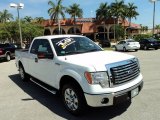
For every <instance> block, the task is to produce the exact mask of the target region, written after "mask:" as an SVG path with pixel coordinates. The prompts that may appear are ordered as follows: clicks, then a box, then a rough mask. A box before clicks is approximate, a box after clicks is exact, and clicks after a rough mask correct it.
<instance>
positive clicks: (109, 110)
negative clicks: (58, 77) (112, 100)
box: [9, 74, 131, 120]
mask: <svg viewBox="0 0 160 120" xmlns="http://www.w3.org/2000/svg"><path fill="white" fill-rule="evenodd" d="M9 78H10V79H11V80H12V81H13V82H14V83H15V84H16V85H17V86H19V87H20V88H21V89H22V90H23V91H24V92H25V93H27V94H28V95H29V96H31V97H29V98H22V99H21V100H22V101H24V102H27V101H30V100H36V101H38V102H40V103H41V104H42V105H44V106H45V107H47V108H48V109H49V110H51V111H52V112H53V113H55V114H57V115H58V116H61V117H63V118H65V119H74V120H82V119H83V120H88V119H92V120H97V119H99V120H109V119H111V118H114V117H116V116H119V115H121V114H122V113H124V112H125V111H127V108H128V107H129V106H130V104H131V102H127V103H123V104H120V105H118V106H113V107H103V108H91V107H89V108H88V109H87V110H86V111H87V112H86V113H85V114H84V115H82V116H79V117H76V116H73V115H71V114H70V113H69V112H67V111H66V110H65V108H64V106H63V104H62V102H61V99H60V97H59V96H58V95H53V94H51V93H49V92H48V91H46V90H44V89H43V88H41V87H39V86H38V85H36V84H34V83H33V82H31V81H29V82H22V81H21V79H20V77H19V75H18V74H15V75H10V76H9Z"/></svg>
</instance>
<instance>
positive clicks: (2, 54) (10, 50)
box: [0, 43, 16, 61]
mask: <svg viewBox="0 0 160 120" xmlns="http://www.w3.org/2000/svg"><path fill="white" fill-rule="evenodd" d="M15 49H16V48H15V46H14V45H13V44H8V43H7V44H0V59H6V60H7V61H10V60H11V58H13V57H14V56H15Z"/></svg>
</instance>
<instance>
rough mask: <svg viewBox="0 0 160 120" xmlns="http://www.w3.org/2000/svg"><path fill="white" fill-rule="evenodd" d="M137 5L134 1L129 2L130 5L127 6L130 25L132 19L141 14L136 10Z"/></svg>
mask: <svg viewBox="0 0 160 120" xmlns="http://www.w3.org/2000/svg"><path fill="white" fill-rule="evenodd" d="M136 9H137V6H135V5H134V3H128V6H127V8H126V12H125V13H126V17H128V21H129V27H131V19H132V18H135V19H136V17H137V16H138V15H139V13H138V12H137V11H136Z"/></svg>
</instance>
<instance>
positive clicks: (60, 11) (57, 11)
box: [48, 0, 65, 34]
mask: <svg viewBox="0 0 160 120" xmlns="http://www.w3.org/2000/svg"><path fill="white" fill-rule="evenodd" d="M48 5H50V6H51V8H49V9H48V14H49V16H50V17H51V20H54V21H56V22H57V21H58V28H59V34H60V31H61V28H60V15H61V16H62V18H63V19H64V18H65V14H64V10H65V7H64V6H63V5H62V0H56V3H54V2H52V1H51V0H49V2H48Z"/></svg>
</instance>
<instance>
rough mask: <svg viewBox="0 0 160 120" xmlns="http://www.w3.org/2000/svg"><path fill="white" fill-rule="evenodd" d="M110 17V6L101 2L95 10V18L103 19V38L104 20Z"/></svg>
mask: <svg viewBox="0 0 160 120" xmlns="http://www.w3.org/2000/svg"><path fill="white" fill-rule="evenodd" d="M110 17H111V12H110V6H109V5H108V3H101V4H100V6H99V8H98V9H97V10H96V19H98V20H102V21H104V39H105V37H106V36H105V20H106V19H108V18H110Z"/></svg>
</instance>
